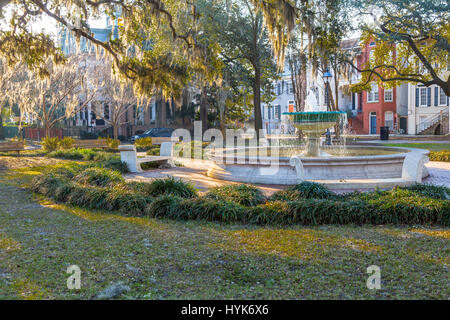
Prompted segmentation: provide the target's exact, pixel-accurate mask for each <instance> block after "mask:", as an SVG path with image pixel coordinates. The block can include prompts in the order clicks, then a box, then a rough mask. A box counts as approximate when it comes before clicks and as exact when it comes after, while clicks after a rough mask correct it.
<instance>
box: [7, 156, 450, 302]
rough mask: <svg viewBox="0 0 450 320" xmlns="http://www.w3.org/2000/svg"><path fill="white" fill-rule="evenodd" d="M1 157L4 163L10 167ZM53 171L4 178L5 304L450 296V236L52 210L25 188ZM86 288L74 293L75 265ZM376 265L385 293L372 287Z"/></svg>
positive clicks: (440, 231)
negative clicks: (108, 292)
mask: <svg viewBox="0 0 450 320" xmlns="http://www.w3.org/2000/svg"><path fill="white" fill-rule="evenodd" d="M0 160H1V159H0ZM41 171H42V167H34V168H26V169H14V170H10V171H5V170H3V171H0V300H2V299H36V298H37V299H39V298H47V299H80V298H81V299H92V298H96V296H97V295H98V293H99V292H100V291H102V290H103V289H105V288H106V287H108V286H109V285H111V283H117V282H122V283H123V284H125V285H128V286H129V287H130V289H131V290H130V291H129V292H127V293H125V294H124V295H123V296H121V298H124V299H127V298H128V299H136V298H137V299H227V298H228V299H233V298H240V299H325V298H331V299H352V298H353V299H365V298H366V299H383V298H391V299H400V298H405V299H413V298H425V299H426V298H430V299H431V298H433V299H448V298H449V297H450V289H449V288H450V281H449V280H450V279H449V272H448V271H449V270H448V268H449V264H450V258H449V257H450V245H449V244H450V242H449V239H450V229H448V228H424V227H412V226H404V227H395V226H377V227H372V226H362V227H361V226H344V227H342V226H320V227H302V226H293V227H283V228H281V227H270V228H269V227H257V226H251V227H250V226H244V225H229V224H219V223H205V222H197V221H187V222H186V221H172V220H160V219H150V218H136V217H127V216H123V215H119V214H111V213H104V212H101V211H97V212H94V211H87V210H82V209H79V208H73V207H67V206H64V205H60V204H55V203H52V202H50V201H48V200H45V199H43V198H41V197H37V196H35V195H33V194H32V193H30V192H29V191H26V190H24V189H23V188H21V187H24V186H26V185H27V184H28V183H29V181H30V177H32V176H34V175H36V174H39V172H41ZM74 264H75V265H78V266H79V267H80V268H81V271H82V275H81V282H82V284H81V290H79V291H76V290H75V291H71V290H68V289H67V287H66V280H67V278H68V276H69V275H68V274H66V269H67V267H68V266H69V265H74ZM370 265H378V266H379V267H380V268H381V287H382V289H381V290H377V291H372V290H368V289H367V287H366V280H367V277H368V276H369V275H368V274H366V269H367V267H368V266H370Z"/></svg>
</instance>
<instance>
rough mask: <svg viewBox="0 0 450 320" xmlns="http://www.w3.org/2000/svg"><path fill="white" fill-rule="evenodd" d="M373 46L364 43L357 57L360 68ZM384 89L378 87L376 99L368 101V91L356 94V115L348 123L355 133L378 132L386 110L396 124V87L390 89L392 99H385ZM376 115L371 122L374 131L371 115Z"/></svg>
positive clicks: (383, 122)
mask: <svg viewBox="0 0 450 320" xmlns="http://www.w3.org/2000/svg"><path fill="white" fill-rule="evenodd" d="M373 48H374V46H370V45H366V46H365V48H364V49H363V51H362V52H361V56H360V58H359V59H358V67H359V68H362V67H363V65H364V64H365V63H366V62H367V61H368V60H369V58H370V51H371V50H372V49H373ZM384 92H385V90H384V89H383V88H382V87H379V88H378V101H377V102H368V94H369V92H368V91H364V92H362V93H360V94H359V95H358V97H359V103H358V106H357V110H358V113H357V116H356V117H355V118H353V119H350V125H351V126H352V129H353V131H354V132H355V133H357V134H370V133H372V134H374V133H376V134H379V133H380V127H382V126H385V124H386V119H385V118H386V112H389V111H390V112H392V115H393V127H395V125H396V124H397V112H396V111H397V103H396V99H397V89H396V88H394V89H393V90H392V99H391V100H392V101H385V94H384ZM372 114H373V115H376V122H375V121H374V120H373V119H372V124H375V126H374V127H376V129H374V131H372V130H371V115H372Z"/></svg>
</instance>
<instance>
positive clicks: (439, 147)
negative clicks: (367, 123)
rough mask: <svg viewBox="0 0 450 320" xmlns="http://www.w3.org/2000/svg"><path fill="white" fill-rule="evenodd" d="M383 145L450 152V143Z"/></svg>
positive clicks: (386, 144) (385, 144)
mask: <svg viewBox="0 0 450 320" xmlns="http://www.w3.org/2000/svg"><path fill="white" fill-rule="evenodd" d="M383 145H384V146H389V147H402V148H419V149H427V150H429V151H444V150H445V151H450V143H384V144H383Z"/></svg>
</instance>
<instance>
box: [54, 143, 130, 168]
mask: <svg viewBox="0 0 450 320" xmlns="http://www.w3.org/2000/svg"><path fill="white" fill-rule="evenodd" d="M46 157H48V158H56V159H65V160H84V161H93V162H94V165H95V166H97V167H103V168H107V169H111V170H117V171H120V172H121V173H128V172H129V170H128V167H127V165H126V163H124V162H122V161H121V160H120V156H119V155H118V154H117V153H111V152H103V151H95V150H92V149H78V148H73V149H69V150H56V151H53V152H50V153H48V154H47V155H46Z"/></svg>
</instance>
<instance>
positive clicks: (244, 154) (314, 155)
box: [207, 90, 428, 190]
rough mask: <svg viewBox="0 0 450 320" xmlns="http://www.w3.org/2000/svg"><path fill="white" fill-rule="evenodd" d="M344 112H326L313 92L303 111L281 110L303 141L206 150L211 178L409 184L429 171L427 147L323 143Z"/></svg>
mask: <svg viewBox="0 0 450 320" xmlns="http://www.w3.org/2000/svg"><path fill="white" fill-rule="evenodd" d="M343 113H344V112H327V111H326V108H325V107H320V106H319V105H318V103H317V99H316V97H315V94H314V92H313V91H312V90H311V91H310V92H309V94H308V96H307V100H306V108H305V111H304V112H290V113H284V114H285V115H288V116H289V118H290V120H291V122H292V123H293V125H294V126H295V127H297V128H298V129H300V130H302V131H303V132H304V133H305V135H306V137H307V138H306V140H307V144H306V147H305V146H303V147H302V146H298V145H297V144H296V145H291V146H274V145H273V144H272V145H271V146H269V147H267V146H259V147H256V146H255V147H246V146H242V145H240V146H234V147H227V148H222V149H214V150H211V152H209V157H210V159H211V160H213V164H212V165H211V167H210V168H209V170H208V172H207V175H208V176H210V177H213V178H217V179H222V180H230V181H238V182H245V183H259V184H281V185H294V184H297V183H300V182H302V181H305V180H308V181H314V182H319V183H322V184H325V185H327V186H328V187H330V188H332V189H344V190H345V189H374V188H392V187H394V186H409V185H412V184H415V183H420V182H422V178H423V177H425V176H427V175H428V172H427V170H426V168H425V167H424V164H425V163H426V162H427V161H428V151H427V150H422V149H413V148H393V147H375V146H373V147H367V146H358V145H356V146H346V148H345V152H342V148H341V147H340V146H338V147H334V146H327V148H325V150H322V149H321V146H320V137H321V135H322V134H323V133H324V132H325V131H326V130H327V129H329V128H332V127H333V126H334V125H335V124H336V122H337V120H338V119H339V117H341V116H342V114H343ZM268 149H269V150H270V152H269V153H268V152H267V150H268Z"/></svg>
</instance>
